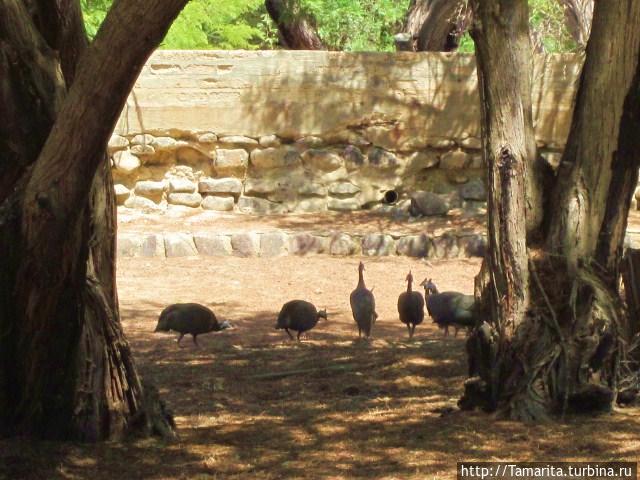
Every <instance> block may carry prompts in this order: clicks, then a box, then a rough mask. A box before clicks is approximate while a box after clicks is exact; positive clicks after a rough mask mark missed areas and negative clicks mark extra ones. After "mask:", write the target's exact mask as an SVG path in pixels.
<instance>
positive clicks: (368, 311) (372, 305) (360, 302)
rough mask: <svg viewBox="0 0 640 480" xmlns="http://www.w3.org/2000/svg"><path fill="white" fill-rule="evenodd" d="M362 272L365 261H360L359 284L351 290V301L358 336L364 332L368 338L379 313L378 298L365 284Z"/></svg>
mask: <svg viewBox="0 0 640 480" xmlns="http://www.w3.org/2000/svg"><path fill="white" fill-rule="evenodd" d="M362 272H364V263H362V262H360V265H358V285H357V286H356V289H355V290H354V291H353V292H351V296H350V297H349V301H350V303H351V312H352V313H353V319H354V320H355V321H356V324H357V325H358V337H362V333H363V332H364V336H365V337H367V338H368V337H369V336H370V335H371V330H372V329H373V324H374V323H375V322H376V319H377V318H378V314H377V313H376V299H375V298H374V297H373V292H372V291H371V290H368V289H367V287H366V286H365V284H364V276H363V273H362Z"/></svg>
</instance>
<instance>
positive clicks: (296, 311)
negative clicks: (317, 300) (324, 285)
mask: <svg viewBox="0 0 640 480" xmlns="http://www.w3.org/2000/svg"><path fill="white" fill-rule="evenodd" d="M320 318H324V319H325V320H326V319H327V312H326V310H320V311H317V310H316V307H315V306H314V305H313V304H312V303H309V302H305V301H304V300H291V301H290V302H287V303H285V304H284V305H283V306H282V309H281V310H280V314H279V315H278V320H277V322H276V326H275V328H276V330H282V329H284V331H285V332H287V335H289V338H291V340H293V336H292V335H291V332H289V330H293V331H294V332H298V341H300V335H301V334H302V333H303V332H308V331H309V330H311V329H312V328H313V327H315V326H316V324H317V323H318V319H320Z"/></svg>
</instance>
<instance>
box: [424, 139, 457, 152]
mask: <svg viewBox="0 0 640 480" xmlns="http://www.w3.org/2000/svg"><path fill="white" fill-rule="evenodd" d="M428 145H429V146H430V147H431V148H439V149H445V148H447V149H448V148H453V147H455V146H456V142H454V141H453V140H451V139H449V138H433V139H431V140H429V142H428Z"/></svg>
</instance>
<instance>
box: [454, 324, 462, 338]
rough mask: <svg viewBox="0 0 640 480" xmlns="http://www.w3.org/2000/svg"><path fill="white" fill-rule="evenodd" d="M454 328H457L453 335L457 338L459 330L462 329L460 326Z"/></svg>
mask: <svg viewBox="0 0 640 480" xmlns="http://www.w3.org/2000/svg"><path fill="white" fill-rule="evenodd" d="M453 328H455V332H453V336H454V338H455V337H457V336H458V330H459V329H460V327H457V326H454V327H453Z"/></svg>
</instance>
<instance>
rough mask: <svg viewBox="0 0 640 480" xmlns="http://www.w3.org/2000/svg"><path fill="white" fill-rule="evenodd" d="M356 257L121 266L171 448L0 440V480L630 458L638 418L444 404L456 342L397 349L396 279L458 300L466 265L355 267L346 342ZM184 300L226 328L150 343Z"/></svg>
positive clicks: (128, 312) (425, 473)
mask: <svg viewBox="0 0 640 480" xmlns="http://www.w3.org/2000/svg"><path fill="white" fill-rule="evenodd" d="M359 260H360V259H359V258H357V257H353V258H336V257H326V256H316V257H294V256H291V257H282V258H276V259H261V258H252V259H242V258H235V257H225V258H219V259H215V260H213V259H184V258H170V259H156V258H149V259H142V258H122V259H121V260H120V261H119V274H118V276H119V292H120V301H121V309H122V318H123V324H124V328H125V330H126V333H127V335H128V337H129V340H130V342H131V346H132V348H133V351H134V352H135V356H136V359H137V362H138V366H139V369H140V373H141V375H142V376H143V377H144V378H146V379H147V380H150V381H152V382H154V383H155V384H156V385H157V386H158V388H159V389H160V392H161V395H162V397H163V398H164V400H165V401H166V402H167V404H168V406H169V407H170V408H171V409H172V410H173V412H174V414H175V418H176V422H177V426H178V433H179V435H180V440H179V441H177V442H174V443H167V442H164V441H160V440H155V439H151V440H149V439H146V440H133V439H132V440H130V441H127V442H124V443H107V444H100V445H94V446H91V445H89V446H87V445H77V444H71V443H64V444H59V443H47V442H38V443H32V442H27V441H21V440H11V441H0V479H4V478H6V479H14V478H15V479H22V478H25V479H30V478H37V479H58V478H60V479H88V478H90V479H96V480H97V479H126V480H128V479H138V478H144V479H221V478H225V479H227V478H228V479H264V480H268V479H296V478H305V479H352V478H374V479H416V480H417V479H421V480H422V479H425V478H429V479H431V478H435V479H439V478H454V477H455V474H456V462H458V461H470V460H496V461H497V460H513V461H516V460H520V461H523V460H529V461H534V460H535V461H553V460H581V461H594V460H597V461H603V460H618V459H625V460H633V461H638V459H640V440H639V439H638V432H640V408H625V409H619V410H618V411H616V412H615V413H613V414H610V415H604V416H600V417H597V418H584V417H575V418H568V419H565V421H563V422H560V423H557V424H549V425H523V424H520V423H514V422H508V421H502V420H496V419H495V418H493V417H492V416H489V415H486V414H484V413H479V412H473V413H466V412H459V411H457V410H456V409H455V405H456V400H457V398H458V397H459V395H460V393H461V390H462V383H463V381H464V379H465V370H466V367H465V360H464V338H463V336H462V335H459V336H458V338H453V337H448V338H443V336H442V333H441V332H440V331H438V330H437V329H436V328H435V327H434V326H433V325H432V324H431V323H430V321H429V320H428V319H427V320H425V323H424V324H423V325H421V326H419V327H418V329H417V331H416V337H415V338H414V340H413V341H408V339H407V334H406V330H405V328H404V326H403V325H402V324H401V323H400V322H399V320H398V319H397V313H396V300H397V296H398V294H399V293H400V292H401V291H402V290H403V289H404V288H405V283H404V278H405V276H406V274H407V271H408V270H409V269H412V270H413V273H414V276H415V277H416V280H417V281H420V280H422V278H423V277H425V276H429V277H433V278H434V279H435V280H436V282H437V283H438V285H439V286H440V287H441V289H442V290H447V289H456V290H459V291H463V292H469V293H470V292H471V291H472V289H473V276H474V274H475V273H476V272H477V270H478V268H479V261H478V260H447V261H439V262H432V263H431V264H427V263H425V262H423V261H420V260H415V259H409V258H405V257H389V258H366V259H364V261H365V263H366V271H365V278H366V281H367V285H368V286H369V287H370V288H371V287H374V294H375V295H376V299H377V306H378V313H379V315H380V318H379V322H378V323H377V324H376V326H375V330H374V336H375V338H374V339H373V340H371V341H359V340H357V338H356V337H357V331H356V329H355V324H354V322H353V320H352V318H351V314H350V309H349V293H350V292H351V290H352V289H353V288H354V287H355V284H356V281H357V264H358V261H359ZM294 298H301V299H307V300H309V301H312V302H314V303H315V304H316V305H317V306H318V307H326V308H327V310H328V313H329V319H328V320H327V321H326V322H325V321H322V320H321V321H320V323H319V324H318V326H317V327H316V328H315V329H314V330H313V331H312V332H311V334H310V338H309V339H308V340H305V341H304V342H302V343H297V342H292V341H289V340H288V338H287V337H286V334H285V333H284V332H282V331H276V330H274V329H273V326H274V324H275V318H276V315H277V313H278V311H279V309H280V306H281V305H282V304H283V303H284V302H285V301H287V300H290V299H294ZM187 301H193V302H200V303H203V304H206V305H208V306H210V307H211V308H212V309H213V310H214V311H215V312H216V313H217V314H218V316H219V317H221V318H223V319H228V320H230V321H231V322H232V323H233V324H234V325H235V329H233V330H227V331H224V332H220V333H217V334H208V335H203V336H201V338H199V342H200V348H196V347H195V346H194V345H193V344H192V343H191V341H190V338H186V337H185V339H184V340H183V344H184V345H183V348H179V347H178V346H177V345H176V343H175V341H174V338H175V337H174V335H172V334H154V333H152V331H153V329H154V327H155V323H156V319H157V316H158V313H159V312H160V310H161V309H162V308H163V307H165V306H166V305H168V304H170V303H173V302H187Z"/></svg>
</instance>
